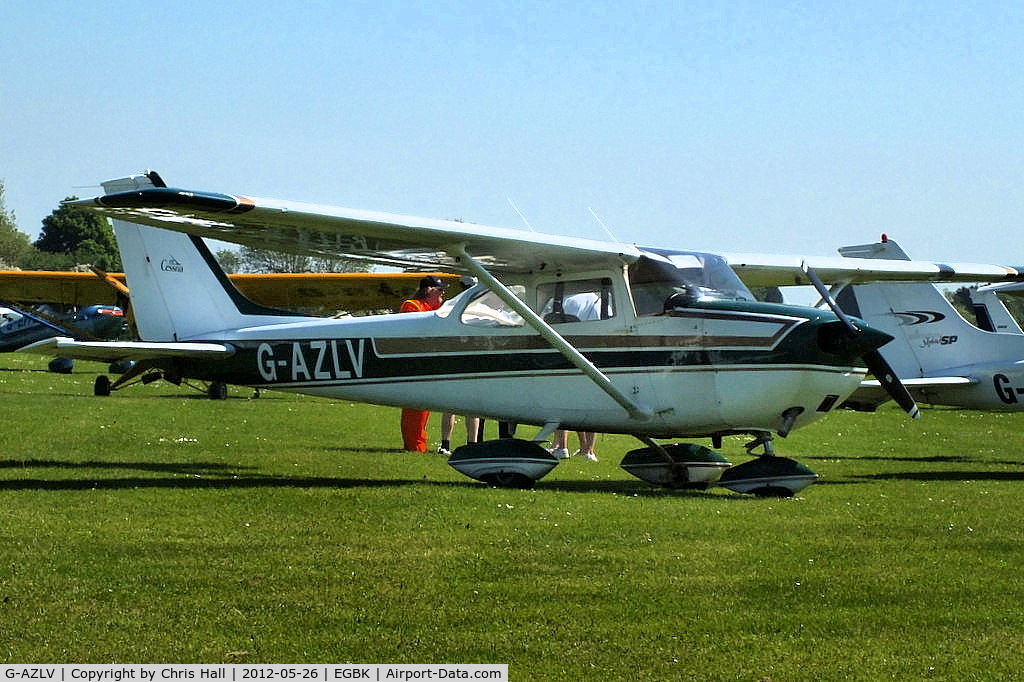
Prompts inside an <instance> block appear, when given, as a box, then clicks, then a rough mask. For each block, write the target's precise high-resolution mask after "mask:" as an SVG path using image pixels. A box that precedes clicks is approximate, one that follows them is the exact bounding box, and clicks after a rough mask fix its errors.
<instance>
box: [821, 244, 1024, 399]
mask: <svg viewBox="0 0 1024 682" xmlns="http://www.w3.org/2000/svg"><path fill="white" fill-rule="evenodd" d="M839 252H840V253H841V254H842V255H843V256H845V257H848V258H887V259H893V260H902V261H909V260H910V259H909V257H908V256H907V254H906V252H904V250H903V249H902V248H900V246H899V245H898V244H897V243H896V242H895V241H892V240H890V239H888V238H887V237H885V236H884V235H883V237H882V241H880V242H878V243H875V244H862V245H858V246H847V247H843V248H841V249H840V250H839ZM1016 286H1017V285H1015V284H1008V285H994V286H992V287H985V288H984V290H983V294H982V296H981V297H980V298H979V300H980V301H981V302H982V303H983V304H985V307H984V312H985V315H984V316H982V317H981V319H983V320H987V322H986V324H987V325H988V327H989V330H984V329H981V328H979V327H977V326H975V325H973V324H971V323H970V322H968V321H967V320H965V319H964V318H963V317H962V316H961V315H960V313H959V312H958V311H957V309H956V308H955V307H953V305H952V304H951V303H950V302H949V301H948V300H947V299H946V297H945V296H944V295H943V293H942V292H941V291H939V289H938V288H937V287H935V286H934V285H932V284H928V283H923V282H919V283H899V284H895V283H889V282H875V283H871V284H860V285H856V286H849V287H845V288H843V289H842V290H840V291H839V292H838V294H837V295H836V298H837V299H838V301H839V303H840V304H841V305H842V306H843V309H844V310H847V311H849V312H850V314H852V315H856V316H858V317H860V318H861V319H863V320H864V321H866V322H867V323H868V324H870V325H871V326H872V327H875V328H877V329H881V330H883V331H885V332H886V333H888V334H890V335H892V336H893V337H894V339H893V341H891V342H890V343H888V344H886V345H885V347H884V348H882V349H881V351H880V352H881V353H882V355H883V356H884V357H885V359H886V360H887V361H888V362H889V364H890V366H891V367H892V368H893V370H894V371H895V372H896V373H897V374H898V375H899V376H900V378H901V379H902V380H903V383H904V385H906V387H907V388H908V389H909V390H910V392H911V394H912V395H913V396H914V397H915V398H916V399H917V400H919V401H921V402H922V403H928V404H932V405H949V406H955V407H963V408H967V409H972V410H1024V335H1022V332H1021V331H1020V327H1019V326H1018V325H1017V323H1016V322H1014V320H1013V318H1012V317H1011V316H1010V314H1009V312H1008V311H1007V310H1006V308H1005V306H1003V305H1002V303H1001V302H999V301H998V299H995V298H994V293H995V292H997V291H999V290H1000V289H1001V287H1016ZM985 292H989V293H991V294H992V299H989V298H988V297H987V296H986V295H985ZM996 329H998V330H999V331H994V330H996ZM888 399H889V398H888V395H886V393H885V391H884V390H882V389H881V387H880V386H879V385H878V383H877V382H874V381H865V382H864V384H863V386H862V388H861V389H858V390H857V391H856V392H855V393H854V394H853V395H852V396H851V397H850V398H849V399H848V400H847V406H849V407H853V408H855V409H861V410H873V409H875V408H876V407H878V405H880V404H882V403H884V402H886V401H887V400H888Z"/></svg>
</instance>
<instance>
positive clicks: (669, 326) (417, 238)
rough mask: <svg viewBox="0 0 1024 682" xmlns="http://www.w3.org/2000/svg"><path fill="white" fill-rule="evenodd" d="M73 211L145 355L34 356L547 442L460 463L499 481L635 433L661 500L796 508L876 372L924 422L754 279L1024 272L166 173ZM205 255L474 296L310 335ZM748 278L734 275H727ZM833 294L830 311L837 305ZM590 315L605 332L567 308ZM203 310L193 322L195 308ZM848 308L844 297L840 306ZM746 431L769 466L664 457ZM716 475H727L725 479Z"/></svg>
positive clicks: (864, 356)
mask: <svg viewBox="0 0 1024 682" xmlns="http://www.w3.org/2000/svg"><path fill="white" fill-rule="evenodd" d="M103 186H104V189H105V191H106V194H105V195H103V196H99V197H96V198H93V199H85V200H77V201H74V202H73V204H74V205H75V206H78V207H81V208H84V209H87V210H92V211H96V212H98V213H100V214H102V215H106V216H108V217H110V218H112V219H113V223H114V229H115V233H116V236H117V241H118V245H119V247H120V249H121V257H122V261H123V263H124V265H125V273H126V275H127V280H128V284H129V286H130V287H131V291H132V297H133V299H134V306H135V310H136V324H137V327H138V331H139V335H140V338H141V341H139V342H131V343H117V342H106V343H102V342H97V343H87V342H77V341H73V340H70V339H54V340H51V341H47V342H42V343H40V344H37V345H36V346H35V347H34V348H33V349H34V350H35V351H36V352H42V353H57V354H62V355H73V356H75V357H83V358H90V359H97V360H103V361H110V360H113V359H132V360H136V361H137V362H139V363H148V364H150V365H151V366H154V367H160V368H162V370H163V371H165V372H168V373H177V374H179V375H181V376H187V377H192V378H198V379H204V380H207V381H217V380H219V381H224V382H227V383H232V384H240V385H250V386H254V387H257V388H261V389H262V388H266V389H277V390H286V391H296V392H302V393H309V394H313V395H319V396H326V397H333V398H340V399H346V400H354V401H360V402H368V403H376V404H381V405H393V406H399V407H409V408H417V409H425V410H435V411H443V412H451V413H455V414H472V415H479V416H482V417H486V418H490V419H495V420H504V421H511V422H517V423H519V424H526V425H536V426H537V427H539V429H538V432H537V433H536V435H535V436H534V437H533V438H532V439H531V440H524V439H500V440H497V441H490V442H487V443H482V444H476V445H467V446H464V447H462V448H458V449H457V450H456V451H455V452H454V453H453V454H452V456H451V458H450V460H449V463H450V464H451V465H452V466H453V467H454V468H455V469H456V470H458V471H460V472H462V473H464V474H466V475H468V476H470V477H472V478H475V479H478V480H481V481H485V482H487V483H490V484H492V485H503V486H529V485H532V484H533V483H534V481H536V480H538V479H540V478H541V477H542V476H544V475H546V474H547V473H548V472H550V471H551V470H552V469H553V468H554V467H555V466H556V464H557V463H558V460H556V459H555V458H554V457H552V456H551V455H550V454H549V453H548V452H547V451H546V450H545V449H544V448H543V447H541V445H540V443H542V442H544V441H545V440H546V439H547V438H548V436H549V435H550V434H551V433H552V432H553V431H554V430H555V429H557V428H564V429H570V430H580V431H597V432H604V433H625V434H632V435H634V436H636V437H637V438H638V439H639V440H640V441H641V442H642V443H644V444H645V447H643V448H639V449H637V450H633V451H631V452H630V453H627V455H626V458H625V459H624V460H623V463H622V466H623V468H625V469H626V470H627V471H630V472H631V473H633V474H635V475H637V476H638V477H640V478H642V479H644V480H647V481H650V482H651V483H654V484H658V485H666V486H706V485H709V484H711V483H712V482H714V481H715V480H716V479H718V484H719V485H723V486H726V487H728V488H730V489H732V490H734V491H739V492H754V493H763V494H781V495H789V494H793V493H795V492H798V491H799V490H801V489H802V488H803V487H804V486H806V485H807V484H809V483H810V482H811V481H813V480H814V478H815V474H813V472H811V471H810V470H809V469H807V468H806V467H804V466H803V465H800V464H798V463H796V462H794V461H793V460H791V459H789V458H785V457H779V456H777V455H775V452H774V448H773V438H774V436H776V435H781V436H785V435H787V434H788V433H789V432H790V431H792V430H793V429H795V428H800V427H802V426H804V425H806V424H809V423H811V422H813V421H815V420H817V419H820V418H821V417H823V416H824V415H826V414H827V413H828V412H830V411H831V410H832V409H834V408H835V407H836V406H838V405H839V404H841V403H842V402H843V400H845V399H846V398H847V397H848V396H849V395H850V394H851V393H852V392H853V391H854V390H855V389H856V388H857V387H858V386H859V385H860V382H861V380H862V379H863V378H864V376H865V373H866V368H865V366H864V363H865V362H868V363H871V366H872V371H873V372H874V373H875V374H876V375H879V374H881V375H884V376H885V377H887V381H885V382H884V385H885V386H886V387H887V388H888V389H889V390H891V391H893V392H894V394H895V395H896V396H897V397H898V399H899V400H900V401H901V403H902V404H904V405H905V406H906V408H907V409H908V411H911V412H914V413H916V410H917V408H916V406H915V405H914V404H913V401H912V400H909V396H908V395H907V394H906V389H904V388H903V387H902V385H901V384H900V383H899V380H898V379H897V378H896V377H895V375H894V374H893V373H892V372H891V370H890V368H889V367H888V366H887V365H886V364H885V362H884V360H882V358H881V355H879V354H878V353H877V349H878V348H879V347H881V346H883V345H884V344H885V343H886V342H888V341H889V340H890V339H891V338H892V337H891V336H890V335H889V334H886V333H884V332H880V331H878V330H876V329H874V328H872V327H871V326H869V325H868V324H866V323H864V322H863V321H861V320H857V319H854V318H850V317H848V316H846V315H845V314H843V312H842V311H841V310H839V309H838V307H836V308H835V312H833V311H828V310H819V309H816V308H811V307H800V306H789V305H780V304H771V303H759V302H757V301H755V299H754V297H753V296H752V295H751V294H750V292H749V290H748V289H747V287H746V286H745V285H744V283H743V281H741V280H740V278H739V277H737V273H736V271H734V269H733V268H735V269H736V270H738V271H739V272H741V273H745V275H746V276H748V277H750V278H751V279H752V280H753V281H755V282H757V283H763V282H770V283H775V284H778V283H780V282H785V283H790V284H806V283H812V282H813V283H816V285H819V286H820V287H822V288H823V287H824V285H823V284H822V283H821V280H822V279H825V280H828V281H836V280H837V279H838V278H842V279H844V280H846V281H853V282H866V281H872V280H874V279H878V278H882V279H893V280H899V279H911V280H912V279H924V280H945V281H979V280H984V281H1003V280H1016V279H1019V278H1020V273H1019V272H1018V270H1016V269H1013V268H1004V267H999V266H987V265H970V264H968V265H955V266H953V265H938V264H934V263H925V262H914V261H906V262H899V263H898V262H896V261H890V260H877V261H875V260H863V261H853V260H851V259H845V258H826V259H819V260H820V262H815V261H812V260H811V259H792V258H783V257H763V256H762V257H754V256H736V257H730V258H729V259H728V260H727V259H726V258H723V257H722V256H718V255H715V254H711V253H703V252H695V251H680V250H673V249H656V248H641V247H638V246H635V245H628V244H619V243H612V242H604V241H591V240H582V239H571V238H566V237H558V236H552V235H543V234H538V233H534V232H526V231H519V230H511V229H504V228H497V227H486V226H482V225H474V224H471V223H464V222H456V221H444V220H432V219H425V218H413V217H405V216H397V215H390V214H385V213H377V212H371V211H360V210H352V209H345V208H337V207H329V206H318V205H311V204H303V203H296V202H287V201H278V200H270V199H255V198H249V197H243V196H235V195H228V194H221V193H211V192H201V191H186V190H181V189H174V188H169V187H167V186H166V185H165V184H164V182H163V181H162V179H161V178H160V177H159V176H158V175H157V174H156V173H146V174H143V175H136V176H130V177H127V178H123V179H119V180H114V181H110V182H106V183H104V185H103ZM201 237H210V238H214V239H220V240H223V241H227V242H235V243H240V244H247V245H250V246H255V247H259V248H271V249H281V250H289V251H295V252H299V253H306V254H312V255H328V254H329V255H344V256H345V257H348V258H365V259H368V260H371V261H374V262H378V263H389V264H396V265H402V266H406V267H413V268H418V269H434V270H444V271H449V272H457V273H461V274H470V275H473V276H475V277H477V278H478V284H477V285H476V286H474V287H473V288H471V289H469V290H467V291H465V292H463V293H461V294H459V295H458V296H455V297H454V298H452V299H451V300H449V301H447V302H446V303H445V304H444V305H443V306H442V307H441V308H440V309H439V310H436V311H432V312H424V313H404V314H394V315H379V316H370V317H360V318H352V319H341V320H335V319H322V318H308V317H301V316H295V315H289V314H281V313H280V311H276V310H272V309H268V308H265V307H262V306H259V305H256V304H254V303H253V302H252V301H250V300H248V299H246V298H245V297H243V296H242V295H240V294H239V293H238V291H237V290H236V289H234V288H233V287H231V286H230V284H229V282H228V280H227V278H226V277H225V276H224V274H223V273H222V272H221V271H220V268H219V267H218V266H217V264H216V262H215V261H214V259H213V258H212V256H211V255H210V253H209V251H208V249H207V248H206V246H205V244H204V243H203V241H202V239H201ZM730 265H732V267H730ZM827 293H828V292H827V290H825V294H827ZM579 294H586V295H588V296H590V297H591V298H592V299H593V298H594V297H596V299H597V300H598V301H599V304H598V305H596V306H595V309H596V311H597V314H596V315H595V319H585V320H582V319H579V318H577V317H574V316H572V315H570V314H569V313H567V312H566V309H567V308H570V307H569V306H567V305H565V303H566V301H567V299H569V297H571V296H575V295H579ZM182 302H187V303H188V305H187V306H185V305H182ZM833 304H834V301H833ZM736 434H740V435H749V436H752V437H753V439H752V441H751V442H750V443H748V446H747V448H748V451H751V452H753V451H754V450H755V449H756V448H758V447H761V448H763V452H762V453H760V454H763V456H761V457H758V458H755V459H752V460H750V461H748V462H746V463H744V464H741V465H739V466H737V467H732V468H730V469H728V470H725V471H723V469H725V468H726V467H728V466H729V462H728V461H726V460H725V459H724V458H723V457H721V456H720V455H718V453H715V452H713V451H712V450H710V449H708V448H705V447H702V446H695V445H690V444H668V445H665V444H661V443H659V442H657V440H656V439H675V438H680V437H685V438H710V439H711V440H712V444H713V445H715V446H720V445H721V439H722V438H723V437H724V436H728V435H736ZM719 477H720V478H719Z"/></svg>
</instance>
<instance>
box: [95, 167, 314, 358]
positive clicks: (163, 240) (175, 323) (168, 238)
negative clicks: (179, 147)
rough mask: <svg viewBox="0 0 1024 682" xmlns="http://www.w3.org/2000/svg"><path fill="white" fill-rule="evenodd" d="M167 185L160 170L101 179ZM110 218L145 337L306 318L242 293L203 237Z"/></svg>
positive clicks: (119, 187)
mask: <svg viewBox="0 0 1024 682" xmlns="http://www.w3.org/2000/svg"><path fill="white" fill-rule="evenodd" d="M165 186H166V185H164V183H163V180H161V179H160V176H159V175H157V174H156V173H146V174H144V175H133V176H130V177H127V178H121V179H118V180H111V181H109V182H105V183H103V189H104V191H106V192H107V193H108V194H110V193H115V192H126V191H132V190H138V189H145V188H149V187H165ZM111 222H112V223H113V226H114V235H115V237H116V238H117V245H118V248H119V249H120V251H121V261H122V263H123V264H124V271H125V277H126V278H127V282H128V287H129V289H130V291H131V301H132V310H133V312H134V315H135V324H136V327H137V328H138V331H139V336H140V337H141V338H142V340H144V341H166V342H173V341H184V340H188V339H199V338H204V337H205V338H210V337H211V336H216V334H217V332H221V331H223V330H228V329H237V328H240V327H249V326H256V325H261V324H270V323H279V322H290V321H295V320H298V319H304V318H299V317H294V316H292V317H282V316H287V315H289V314H288V313H284V312H282V311H278V310H272V309H269V308H264V307H262V306H258V305H257V304H255V303H253V302H252V301H250V300H249V299H247V298H245V297H244V296H242V295H241V294H240V293H239V292H238V290H237V289H235V288H234V286H232V285H231V283H230V281H229V280H228V278H227V276H226V275H225V274H224V271H223V270H222V269H221V268H220V265H218V264H217V261H216V259H215V258H214V257H213V254H212V253H210V250H209V248H208V247H207V246H206V244H205V243H204V242H203V240H202V239H200V238H198V237H192V236H189V235H186V234H183V233H180V232H171V231H170V230H161V229H157V228H153V227H147V226H144V225H136V224H134V223H129V222H125V221H123V220H117V219H114V220H112V221H111Z"/></svg>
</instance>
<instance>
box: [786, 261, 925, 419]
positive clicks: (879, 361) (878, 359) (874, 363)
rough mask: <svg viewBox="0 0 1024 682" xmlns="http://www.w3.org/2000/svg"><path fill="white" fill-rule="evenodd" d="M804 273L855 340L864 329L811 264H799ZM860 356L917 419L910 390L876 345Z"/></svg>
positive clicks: (917, 415) (913, 417)
mask: <svg viewBox="0 0 1024 682" xmlns="http://www.w3.org/2000/svg"><path fill="white" fill-rule="evenodd" d="M801 267H802V269H803V271H804V274H806V275H807V279H809V280H810V282H811V284H813V285H814V288H815V289H817V290H818V294H819V295H821V299H822V300H823V301H825V303H827V304H828V307H829V308H831V309H832V312H834V313H835V314H836V317H838V318H839V320H840V321H841V322H842V323H843V329H844V330H845V333H846V336H847V338H848V339H850V340H853V341H855V340H856V339H857V337H859V336H861V335H862V334H864V333H865V330H864V329H862V328H861V327H858V326H857V325H856V323H855V322H854V321H853V320H852V319H851V318H850V316H849V315H847V314H846V313H845V312H844V311H843V309H842V308H841V307H839V303H838V302H836V299H835V297H833V296H832V292H830V291H829V290H828V287H826V286H825V283H824V282H822V281H821V278H820V277H818V273H816V272H815V271H814V269H813V268H811V266H809V265H808V264H807V263H803V265H802V266H801ZM861 358H862V359H863V360H864V364H866V365H867V367H868V370H870V371H871V374H873V375H874V377H875V378H876V379H877V380H878V382H879V383H880V384H881V385H882V388H884V389H885V391H886V393H888V394H889V397H891V398H892V399H893V400H894V401H896V404H897V405H899V406H900V407H901V408H903V410H904V411H905V412H906V413H907V414H909V415H910V417H911V418H912V419H919V418H920V417H921V410H920V409H919V408H918V407H917V403H916V402H914V397H913V396H912V395H910V391H908V390H907V387H906V386H905V385H904V384H903V382H902V381H900V378H899V377H898V376H896V372H895V371H893V368H892V366H891V365H890V364H889V363H888V361H886V359H885V358H884V357H883V356H882V353H881V352H879V350H878V347H877V346H873V347H872V348H870V349H868V350H865V351H864V352H863V353H862V354H861Z"/></svg>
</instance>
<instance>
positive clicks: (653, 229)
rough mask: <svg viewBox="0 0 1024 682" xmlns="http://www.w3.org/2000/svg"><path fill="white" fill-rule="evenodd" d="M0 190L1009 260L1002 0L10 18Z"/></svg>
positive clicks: (291, 8) (1011, 51)
mask: <svg viewBox="0 0 1024 682" xmlns="http://www.w3.org/2000/svg"><path fill="white" fill-rule="evenodd" d="M0 59H2V62H0V179H2V180H3V181H4V183H5V185H6V192H5V198H6V204H7V208H8V209H9V210H13V211H14V212H15V215H16V218H17V221H18V225H19V228H20V229H21V230H22V231H23V232H27V233H29V234H30V235H32V236H33V237H35V236H36V235H37V234H38V231H39V226H40V221H41V220H42V219H43V218H44V217H45V216H46V215H48V214H49V213H50V212H51V211H52V210H53V209H54V208H55V207H56V206H57V204H58V202H59V201H60V200H61V199H63V198H64V197H65V196H68V195H71V194H74V195H78V196H91V195H93V194H97V193H99V188H98V183H99V182H100V181H102V180H105V179H108V178H113V177H118V176H121V175H125V174H127V173H132V172H137V171H141V170H144V169H147V168H152V169H154V170H157V171H159V172H160V173H161V175H163V177H164V179H165V180H167V182H168V184H170V185H172V186H180V187H185V188H189V189H200V190H211V191H222V192H229V193H235V194H248V195H251V196H258V197H273V198H279V199H293V200H302V201H312V202H318V203H327V204H336V205H341V206H348V207H353V208H364V209H372V210H384V211H393V212H398V213H407V214H412V215H419V216H428V217H435V218H461V219H464V220H468V221H473V222H478V223H485V224H492V225H501V226H507V227H521V226H522V224H521V222H520V219H519V217H518V216H517V214H516V212H515V210H514V209H513V208H512V207H511V205H510V202H509V200H510V199H511V200H512V201H513V202H514V203H515V205H516V206H517V207H518V208H519V210H520V211H522V213H523V214H524V215H525V216H526V217H527V218H528V220H529V222H530V224H531V225H532V226H533V227H534V229H536V230H538V231H543V232H551V233H557V234H564V235H572V236H582V237H595V238H603V236H604V232H603V230H602V228H601V227H600V226H599V224H598V223H597V221H596V220H595V219H594V218H593V217H592V216H591V215H590V213H589V211H588V209H590V208H592V209H593V211H594V212H596V214H597V215H598V216H600V218H601V219H602V220H603V222H604V223H606V224H607V225H608V227H609V228H610V229H611V231H612V232H613V233H614V234H615V235H616V237H617V238H618V239H620V240H622V241H627V242H638V243H641V244H645V245H651V246H664V247H675V248H700V249H708V250H719V251H759V252H767V253H801V254H814V255H825V254H833V253H834V252H835V249H836V248H837V247H839V246H841V245H844V244H851V243H863V242H867V241H873V240H875V239H876V238H877V237H878V235H879V234H881V233H882V232H886V233H888V234H890V235H892V236H893V237H894V238H896V239H897V240H898V241H899V242H900V243H901V245H902V246H903V247H904V248H905V249H906V250H907V251H908V252H910V254H911V255H912V256H914V257H916V258H921V259H929V260H932V259H934V260H947V261H974V262H998V263H1005V264H1024V247H1021V246H1019V245H1018V239H1017V237H1018V234H1019V230H1020V226H1021V224H1022V222H1024V191H1022V181H1024V83H1022V78H1024V68H1022V67H1024V4H1021V3H1019V2H1006V3H995V2H992V3H989V2H984V1H982V2H975V3H962V4H961V3H944V2H930V3H923V2H922V3H906V2H894V1H892V0H889V1H886V2H870V1H869V2H856V3H843V2H839V3H820V5H819V3H807V2H803V3H800V2H792V3H789V2H785V3H772V2H744V1H742V0H740V1H736V2H729V3H725V2H722V3H712V2H685V1H682V0H675V1H671V2H629V3H622V2H601V1H591V2H586V3H579V4H576V3H560V2H550V1H549V2H514V3H487V2H444V1H435V2H429V3H422V4H421V3H416V2H360V1H358V0H356V1H352V2H302V3H297V2H287V1H284V0H279V1H277V2H273V3H265V2H259V1H253V0H250V1H247V2H234V1H224V2H218V3H125V2H118V3H112V2H109V3H108V2H102V1H101V2H50V1H48V0H40V1H38V2H11V3H7V4H6V5H5V6H4V8H3V9H0Z"/></svg>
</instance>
